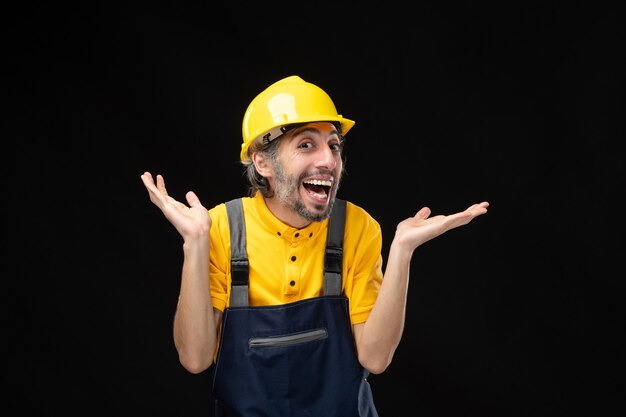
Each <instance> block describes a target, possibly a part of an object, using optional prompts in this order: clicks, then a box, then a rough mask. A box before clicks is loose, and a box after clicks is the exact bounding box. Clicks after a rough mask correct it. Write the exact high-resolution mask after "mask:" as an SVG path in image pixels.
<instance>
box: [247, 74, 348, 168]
mask: <svg viewBox="0 0 626 417" xmlns="http://www.w3.org/2000/svg"><path fill="white" fill-rule="evenodd" d="M322 121H324V122H326V121H328V122H339V123H340V124H341V129H342V134H344V135H345V134H346V133H347V132H348V130H350V128H351V127H352V126H354V121H353V120H349V119H345V118H343V117H342V116H341V115H340V114H337V109H336V108H335V104H334V103H333V101H332V100H331V98H330V97H329V96H328V94H326V93H325V92H324V90H322V89H321V88H319V87H318V86H316V85H314V84H311V83H308V82H306V81H304V80H303V79H302V78H300V77H298V76H297V75H292V76H291V77H287V78H283V79H282V80H280V81H277V82H275V83H274V84H272V85H270V86H269V87H267V88H266V89H265V90H263V91H262V92H261V93H260V94H259V95H257V96H256V97H255V98H254V100H252V102H251V103H250V105H249V106H248V109H247V110H246V113H245V114H244V116H243V124H242V127H241V131H242V134H243V143H242V144H241V155H240V157H241V160H242V161H246V160H248V159H249V158H250V157H249V156H248V148H249V147H250V145H251V144H252V143H253V142H255V141H257V140H264V141H265V142H269V141H272V140H274V139H276V138H277V137H278V136H280V135H282V134H283V133H284V132H285V131H286V128H285V127H286V126H287V125H291V124H293V123H308V122H322Z"/></svg>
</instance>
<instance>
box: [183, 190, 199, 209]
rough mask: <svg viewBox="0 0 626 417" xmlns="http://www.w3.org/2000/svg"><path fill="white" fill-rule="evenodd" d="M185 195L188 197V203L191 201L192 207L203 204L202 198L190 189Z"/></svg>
mask: <svg viewBox="0 0 626 417" xmlns="http://www.w3.org/2000/svg"><path fill="white" fill-rule="evenodd" d="M185 197H186V198H187V203H189V206H191V207H197V206H201V205H202V204H201V203H200V199H199V198H198V196H197V195H196V193H194V192H193V191H188V192H187V194H186V195H185Z"/></svg>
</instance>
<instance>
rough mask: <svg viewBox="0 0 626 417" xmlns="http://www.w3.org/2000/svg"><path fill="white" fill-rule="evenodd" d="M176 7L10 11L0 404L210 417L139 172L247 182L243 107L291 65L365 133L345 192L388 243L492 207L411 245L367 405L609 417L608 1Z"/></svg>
mask: <svg viewBox="0 0 626 417" xmlns="http://www.w3.org/2000/svg"><path fill="white" fill-rule="evenodd" d="M173 4H174V3H172V4H171V5H170V6H169V7H166V6H159V7H157V6H154V5H153V6H150V7H140V6H138V5H133V4H132V3H126V4H122V5H114V4H110V3H103V4H102V5H97V3H96V4H91V5H89V6H85V5H80V4H78V5H76V6H69V5H65V6H64V5H59V4H51V5H49V6H32V7H31V8H23V9H21V10H19V11H14V12H11V13H9V12H7V13H6V14H5V15H4V19H3V20H5V24H4V25H3V27H4V29H3V31H4V33H5V34H4V36H3V43H4V44H5V45H4V48H3V52H4V53H3V56H4V58H5V65H4V67H5V69H7V68H8V70H9V71H8V73H9V75H8V76H5V77H4V81H5V88H4V91H5V94H3V96H4V101H5V106H4V107H5V113H4V114H5V115H4V117H5V122H4V123H3V132H4V133H3V142H4V145H3V148H4V149H5V151H4V152H3V164H2V177H3V191H4V192H3V206H4V209H3V212H4V215H3V219H4V222H3V223H4V226H5V227H4V233H3V241H4V253H5V255H4V256H3V258H4V262H3V274H2V275H3V278H4V282H5V290H4V291H3V299H4V301H5V302H4V303H3V305H4V306H5V315H4V321H5V324H6V325H5V326H4V328H5V336H4V340H5V341H6V342H5V343H4V345H5V351H6V352H7V353H6V354H5V355H4V359H5V361H4V362H5V366H4V368H5V369H4V372H3V384H4V386H5V398H6V400H5V404H4V406H3V408H4V409H5V410H6V411H7V412H8V415H27V414H29V415H30V414H31V413H35V415H116V416H126V415H128V416H130V415H133V416H155V415H164V416H166V415H167V416H182V415H185V416H191V415H212V409H211V406H212V399H211V394H210V371H207V372H205V373H202V374H199V375H192V374H189V373H187V372H186V371H185V370H184V369H183V368H182V366H180V364H179V363H178V359H177V355H176V352H175V349H174V346H173V342H172V337H171V326H172V317H173V313H174V308H175V304H176V299H177V296H178V288H179V277H180V265H181V261H182V249H181V243H182V241H181V239H180V237H179V236H178V234H177V233H176V231H175V230H174V228H173V227H172V226H171V225H170V224H169V223H167V221H166V220H165V218H164V217H163V216H162V214H161V212H160V211H159V210H158V209H157V208H156V207H155V206H153V205H152V203H150V201H149V199H148V195H147V192H146V190H145V188H144V187H143V184H142V182H141V180H140V178H139V177H140V175H141V174H142V173H143V172H144V171H146V170H148V171H151V172H153V173H161V174H164V176H165V178H166V183H167V186H168V190H169V192H170V194H171V195H173V196H174V197H176V198H178V199H180V200H184V195H185V192H186V191H188V190H194V191H195V192H196V193H197V194H198V196H199V197H200V199H201V200H202V202H203V204H204V205H205V206H206V207H212V206H213V205H215V204H217V203H219V202H222V201H226V200H227V199H230V198H233V197H236V196H240V195H242V194H243V193H245V180H244V178H243V177H242V170H241V166H240V164H239V161H238V155H239V149H240V143H241V119H242V116H243V113H244V111H245V109H246V107H247V105H248V103H249V102H250V100H252V98H253V97H254V96H255V95H256V94H258V93H259V92H260V91H261V90H263V89H264V88H265V87H267V86H268V85H269V84H270V83H272V82H274V81H277V80H279V79H281V78H283V77H286V76H289V75H299V76H301V77H302V78H304V79H305V80H306V81H310V82H312V83H314V84H316V85H318V86H320V87H321V88H323V89H324V90H326V91H327V92H328V93H329V94H330V95H331V96H332V97H333V100H334V102H335V104H336V106H337V108H338V111H339V112H340V113H342V114H343V115H344V116H345V117H347V118H350V119H353V120H355V121H356V122H357V123H356V125H355V127H354V128H353V129H352V131H351V132H350V133H349V134H348V136H347V140H348V141H347V144H346V155H347V164H346V169H347V176H346V177H345V179H344V182H343V184H342V188H341V190H340V196H341V197H342V198H346V199H349V200H351V201H353V202H355V203H357V204H358V205H360V206H362V207H364V208H365V209H366V210H367V211H369V212H370V213H371V214H372V215H373V216H374V217H375V218H376V219H378V221H379V222H380V224H381V226H382V227H383V233H384V241H383V245H384V255H386V253H387V250H388V247H389V244H390V241H391V239H392V237H393V232H394V229H395V225H396V224H397V223H398V222H399V221H401V220H402V219H404V218H406V217H409V216H412V215H413V214H414V213H415V212H416V211H417V210H418V209H419V208H420V207H422V206H426V205H427V206H429V207H431V209H432V210H433V214H450V213H453V212H456V211H460V210H463V209H465V208H466V207H467V206H469V205H470V204H472V203H475V202H479V201H483V200H488V201H489V202H490V203H491V206H490V209H489V213H488V214H487V215H485V216H482V217H480V218H477V219H476V220H474V222H472V223H471V224H470V225H468V226H465V227H463V228H461V229H457V230H454V231H451V232H449V233H448V234H446V235H444V236H442V237H440V238H438V239H436V240H434V241H431V242H429V243H428V244H427V245H425V246H423V247H421V248H419V249H418V250H417V251H416V253H415V255H414V257H413V261H412V265H411V283H410V287H409V302H408V307H407V319H406V329H405V333H404V336H403V340H402V342H401V345H400V347H399V349H398V350H397V353H396V356H395V358H394V361H393V363H392V364H391V366H390V367H389V368H388V370H387V371H386V372H385V373H384V374H381V375H373V376H371V377H370V383H371V385H372V388H373V391H374V395H375V400H376V404H377V407H378V409H379V413H380V414H381V416H384V417H389V416H398V415H415V416H469V415H472V416H474V415H475V416H502V417H504V416H571V415H575V414H578V415H599V416H623V415H624V411H625V407H624V400H623V394H624V375H623V373H622V372H623V367H622V363H621V362H622V358H621V357H622V354H623V353H624V347H625V346H624V342H623V340H622V337H623V334H624V320H623V317H624V301H623V299H624V281H623V280H624V272H623V268H622V264H623V258H624V245H623V243H622V241H623V227H622V226H623V221H622V214H621V208H622V204H618V202H620V201H621V199H622V198H623V194H624V190H625V187H624V185H625V184H626V181H624V168H623V166H624V152H623V150H621V149H622V142H623V140H624V138H625V132H624V115H625V114H624V70H625V65H624V52H625V51H624V41H625V40H626V38H625V36H624V15H623V13H619V12H618V11H617V10H613V9H612V8H609V7H607V6H605V5H602V4H601V3H596V2H589V3H581V2H520V3H510V2H499V3H496V4H488V3H483V2H466V3H456V4H455V3H447V2H443V3H439V2H438V3H437V4H430V5H422V4H410V3H407V4H406V5H405V6H400V5H394V4H393V3H388V2H385V3H378V4H373V5H370V6H367V5H364V4H360V3H354V4H348V5H342V6H339V5H336V4H323V3H316V4H315V5H313V4H308V5H307V4H302V5H296V4H291V3H285V4H282V3H272V4H266V3H259V4H256V5H253V6H250V5H244V4H238V3H236V4H235V3H233V4H230V5H228V4H226V5H220V7H217V6H216V5H209V4H205V5H201V6H194V7H191V6H183V5H180V4H177V5H176V6H174V5H173ZM296 6H297V7H296ZM296 9H297V10H296ZM303 384H306V381H303ZM6 387H8V388H6Z"/></svg>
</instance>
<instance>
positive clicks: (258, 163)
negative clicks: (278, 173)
mask: <svg viewBox="0 0 626 417" xmlns="http://www.w3.org/2000/svg"><path fill="white" fill-rule="evenodd" d="M251 157H252V163H253V164H254V167H255V168H256V170H257V172H258V173H259V174H260V175H262V176H263V177H266V178H267V177H271V176H272V174H273V173H274V171H273V170H272V164H271V163H270V161H269V160H268V159H267V158H266V157H265V155H263V154H262V153H260V152H253V153H252V156H251Z"/></svg>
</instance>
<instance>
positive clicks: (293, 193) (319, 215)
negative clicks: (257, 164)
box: [272, 158, 339, 222]
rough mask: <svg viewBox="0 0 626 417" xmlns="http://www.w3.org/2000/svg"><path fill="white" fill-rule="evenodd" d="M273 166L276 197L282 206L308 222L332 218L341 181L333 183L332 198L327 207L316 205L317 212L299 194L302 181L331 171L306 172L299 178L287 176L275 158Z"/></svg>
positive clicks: (330, 197) (330, 191)
mask: <svg viewBox="0 0 626 417" xmlns="http://www.w3.org/2000/svg"><path fill="white" fill-rule="evenodd" d="M272 166H273V168H274V173H275V181H274V182H275V190H274V195H275V196H276V198H277V199H278V201H279V202H280V204H281V205H282V206H284V207H286V208H288V209H290V210H292V211H294V212H296V213H298V215H299V216H300V217H302V218H304V219H306V220H307V221H311V222H321V221H323V220H325V219H327V218H328V217H329V216H330V213H331V211H332V209H333V205H334V204H335V196H336V195H337V190H338V189H339V179H337V180H336V181H334V182H333V186H332V188H331V189H330V190H329V193H330V196H329V199H328V204H327V205H325V206H324V205H316V206H315V208H316V211H311V210H309V209H308V208H307V207H306V205H305V204H304V202H303V201H302V198H301V196H300V193H299V192H298V190H299V188H300V184H301V183H302V180H303V179H304V178H306V177H310V176H313V175H314V174H319V173H324V174H328V173H330V171H328V170H324V171H320V172H316V173H311V172H305V173H303V174H301V175H300V176H299V177H298V178H295V177H293V176H289V175H287V173H286V172H285V170H284V169H283V167H282V165H281V164H280V163H279V162H278V161H277V160H276V159H274V158H272Z"/></svg>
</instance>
